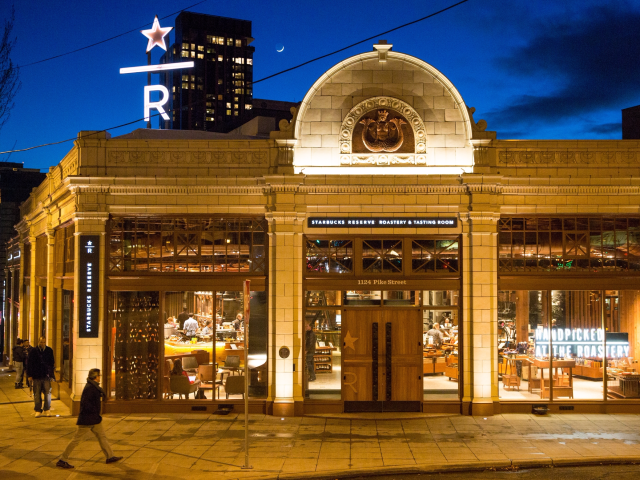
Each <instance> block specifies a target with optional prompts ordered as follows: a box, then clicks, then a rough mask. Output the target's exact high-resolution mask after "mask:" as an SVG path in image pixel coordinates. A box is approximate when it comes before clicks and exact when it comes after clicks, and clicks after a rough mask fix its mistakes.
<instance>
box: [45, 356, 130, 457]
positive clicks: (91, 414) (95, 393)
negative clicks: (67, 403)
mask: <svg viewBox="0 0 640 480" xmlns="http://www.w3.org/2000/svg"><path fill="white" fill-rule="evenodd" d="M103 397H104V398H106V397H107V394H106V393H105V392H104V390H103V389H102V387H101V386H100V369H99V368H92V369H91V370H89V377H88V378H87V384H86V385H85V386H84V390H83V391H82V397H80V415H78V422H77V423H76V425H78V429H77V430H76V433H75V435H74V436H73V438H72V439H71V441H70V442H69V445H67V448H65V449H64V452H63V454H62V456H61V457H60V460H58V463H56V467H60V468H73V465H70V464H69V455H71V452H73V450H74V449H75V448H76V447H77V446H78V445H79V444H80V441H81V440H82V437H84V436H85V435H86V434H87V433H89V430H91V432H93V434H94V435H95V436H96V438H97V439H98V442H99V443H100V448H102V452H103V453H104V455H105V457H107V463H114V462H117V461H118V460H122V457H116V456H114V455H113V450H111V445H109V441H108V440H107V436H106V434H105V432H104V427H103V426H102V417H101V416H100V411H101V407H102V403H101V402H100V400H101V398H103Z"/></svg>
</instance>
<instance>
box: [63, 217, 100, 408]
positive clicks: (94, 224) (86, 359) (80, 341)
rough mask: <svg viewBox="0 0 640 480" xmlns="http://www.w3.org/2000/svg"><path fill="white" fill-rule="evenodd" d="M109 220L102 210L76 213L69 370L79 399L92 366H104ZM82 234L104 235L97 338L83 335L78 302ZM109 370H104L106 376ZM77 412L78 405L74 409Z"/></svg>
mask: <svg viewBox="0 0 640 480" xmlns="http://www.w3.org/2000/svg"><path fill="white" fill-rule="evenodd" d="M108 219H109V214H108V213H102V212H76V213H75V214H74V222H75V227H76V228H75V233H74V235H75V238H74V242H75V248H74V254H75V258H74V263H73V265H74V267H73V275H74V277H73V289H74V299H75V302H74V304H73V328H72V333H73V335H72V338H71V339H70V341H71V343H72V348H73V371H72V372H69V373H70V375H71V378H72V382H71V399H72V400H73V401H74V403H75V402H79V401H80V396H81V395H82V390H83V389H84V386H85V384H86V382H87V376H88V374H89V370H91V369H92V368H99V369H101V370H102V369H103V368H104V363H105V361H104V356H103V355H104V351H103V350H104V339H105V328H106V323H105V322H106V315H105V308H104V307H105V280H104V279H105V270H106V262H105V258H106V245H105V243H106V221H107V220H108ZM81 235H101V239H100V273H99V275H100V290H99V291H100V293H99V302H98V322H99V325H100V329H99V334H98V337H97V338H80V337H79V335H78V332H79V331H80V328H79V324H80V320H81V313H80V310H79V304H80V302H79V301H78V298H79V295H80V236H81ZM106 374H107V372H104V375H106ZM74 411H75V408H74Z"/></svg>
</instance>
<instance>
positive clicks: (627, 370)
mask: <svg viewBox="0 0 640 480" xmlns="http://www.w3.org/2000/svg"><path fill="white" fill-rule="evenodd" d="M630 228H636V227H635V226H633V227H631V225H630ZM621 306H624V308H621ZM639 309H640V291H638V290H621V291H617V290H607V291H606V292H605V326H606V327H607V334H606V340H607V343H606V352H607V395H608V398H609V399H612V400H617V399H625V398H640V378H639V377H638V364H637V360H636V358H637V352H638V348H640V337H639V336H638V330H640V328H638V324H639V323H640V320H638V318H639V317H638V315H637V312H638V311H639Z"/></svg>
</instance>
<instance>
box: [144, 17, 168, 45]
mask: <svg viewBox="0 0 640 480" xmlns="http://www.w3.org/2000/svg"><path fill="white" fill-rule="evenodd" d="M171 30H173V27H165V28H162V27H160V22H159V21H158V16H157V15H156V18H154V19H153V27H152V28H151V30H142V31H141V32H140V33H142V34H143V35H144V36H145V37H147V38H148V39H149V43H148V44H147V53H149V52H150V51H151V50H152V49H153V47H155V46H156V45H157V46H159V47H160V48H161V49H163V50H165V51H166V50H167V45H166V44H165V43H164V36H165V35H166V34H167V33H169V32H170V31H171Z"/></svg>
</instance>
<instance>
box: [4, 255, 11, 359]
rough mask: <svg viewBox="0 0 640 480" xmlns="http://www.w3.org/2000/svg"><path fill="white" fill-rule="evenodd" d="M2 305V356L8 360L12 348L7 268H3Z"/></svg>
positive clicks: (9, 284) (9, 272)
mask: <svg viewBox="0 0 640 480" xmlns="http://www.w3.org/2000/svg"><path fill="white" fill-rule="evenodd" d="M4 279H5V280H4V306H3V312H2V313H3V315H4V318H3V324H4V332H3V335H4V358H8V359H9V361H10V362H12V361H13V358H11V352H12V350H13V341H12V338H11V326H12V321H11V312H10V309H11V307H10V306H9V295H11V271H10V270H9V269H8V268H5V269H4Z"/></svg>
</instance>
